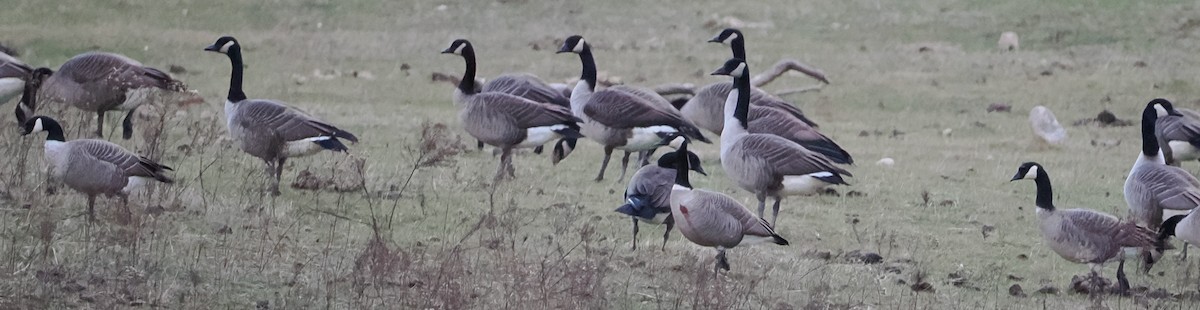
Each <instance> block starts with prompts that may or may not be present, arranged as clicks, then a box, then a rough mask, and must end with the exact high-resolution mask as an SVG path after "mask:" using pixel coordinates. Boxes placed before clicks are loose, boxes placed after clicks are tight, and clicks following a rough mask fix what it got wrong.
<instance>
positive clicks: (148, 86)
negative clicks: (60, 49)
mask: <svg viewBox="0 0 1200 310" xmlns="http://www.w3.org/2000/svg"><path fill="white" fill-rule="evenodd" d="M152 89H162V90H167V91H174V92H182V91H186V90H187V86H186V85H184V84H183V82H181V81H179V80H176V79H175V78H173V77H171V75H170V74H167V73H166V72H163V71H161V70H158V69H155V68H152V67H149V66H146V65H143V64H142V63H141V62H138V61H136V60H133V59H131V58H129V57H125V56H124V55H119V54H114V53H106V52H86V53H83V54H79V55H76V56H75V57H71V59H69V60H67V62H65V63H63V65H62V66H60V67H59V68H58V70H57V71H55V72H54V74H53V75H51V76H50V77H49V78H47V79H46V81H45V82H44V83H42V85H41V86H40V87H39V89H38V100H37V101H38V102H39V103H40V104H43V105H44V104H49V103H61V104H69V105H71V106H74V107H75V108H78V109H80V110H84V111H89V112H95V113H96V136H97V137H103V136H104V133H103V131H104V114H105V112H107V111H113V110H119V111H128V112H127V113H125V118H124V120H123V121H122V122H121V127H122V135H121V137H122V138H124V139H129V138H130V137H132V136H133V123H132V117H133V112H134V110H135V109H137V107H138V106H140V105H142V104H143V103H145V102H146V101H147V100H149V99H150V98H152V97H153V96H150V93H151V91H152Z"/></svg>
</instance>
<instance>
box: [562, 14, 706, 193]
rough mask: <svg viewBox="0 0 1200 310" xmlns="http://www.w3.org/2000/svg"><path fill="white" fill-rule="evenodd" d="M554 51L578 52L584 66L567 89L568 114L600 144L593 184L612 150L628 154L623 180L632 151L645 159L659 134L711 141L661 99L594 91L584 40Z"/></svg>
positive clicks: (588, 48)
mask: <svg viewBox="0 0 1200 310" xmlns="http://www.w3.org/2000/svg"><path fill="white" fill-rule="evenodd" d="M558 53H574V54H577V55H579V59H580V62H581V64H582V73H581V75H580V79H579V82H578V83H577V84H576V86H575V89H574V90H573V91H571V100H570V101H571V112H572V113H574V114H575V116H578V117H579V118H580V119H582V120H583V121H584V125H583V130H584V132H583V133H584V135H585V136H587V137H588V138H591V139H592V140H594V141H596V142H598V143H600V144H601V145H604V152H605V156H604V160H603V161H602V162H601V165H600V173H599V174H598V175H597V177H596V181H600V180H603V179H604V170H605V168H606V167H607V166H608V161H609V160H610V159H611V157H612V150H613V149H623V150H625V152H626V155H625V158H624V159H623V160H622V162H623V164H622V169H621V170H622V173H621V174H622V176H621V178H624V172H625V170H626V168H627V165H628V156H629V154H630V152H639V153H640V155H641V156H642V157H643V158H646V156H647V153H643V151H650V150H654V149H655V148H657V147H658V142H659V138H658V137H659V135H660V134H663V133H671V132H680V133H683V134H684V135H685V136H688V137H689V138H691V139H695V140H697V141H701V142H705V143H711V141H709V140H708V138H706V137H704V135H703V134H702V133H700V129H699V128H697V127H696V126H695V125H694V124H692V123H691V122H690V121H688V120H687V119H685V118H684V117H683V115H682V114H680V112H679V110H676V109H675V108H674V107H672V106H671V104H670V102H668V101H666V100H665V99H662V98H661V96H659V97H660V98H647V96H649V95H651V94H650V92H646V91H641V90H637V89H634V88H628V87H610V88H607V89H601V90H597V88H596V61H595V59H594V58H593V57H592V49H591V46H590V45H589V44H588V43H587V41H585V40H584V39H583V37H582V36H578V35H573V36H570V37H568V38H567V39H566V40H564V41H563V45H562V47H561V48H559V50H558ZM654 96H657V95H656V94H654Z"/></svg>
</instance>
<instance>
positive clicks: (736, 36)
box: [721, 32, 738, 44]
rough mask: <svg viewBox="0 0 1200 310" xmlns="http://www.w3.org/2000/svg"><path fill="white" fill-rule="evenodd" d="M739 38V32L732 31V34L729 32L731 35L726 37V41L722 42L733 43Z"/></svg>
mask: <svg viewBox="0 0 1200 310" xmlns="http://www.w3.org/2000/svg"><path fill="white" fill-rule="evenodd" d="M737 38H738V34H737V33H736V32H735V33H730V34H729V37H728V38H725V41H721V43H724V44H732V43H733V40H734V39H737Z"/></svg>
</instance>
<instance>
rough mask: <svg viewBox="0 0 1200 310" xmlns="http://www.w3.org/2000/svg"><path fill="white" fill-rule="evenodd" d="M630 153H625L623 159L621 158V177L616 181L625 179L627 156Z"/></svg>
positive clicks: (627, 163) (627, 165)
mask: <svg viewBox="0 0 1200 310" xmlns="http://www.w3.org/2000/svg"><path fill="white" fill-rule="evenodd" d="M630 153H632V152H630V151H625V157H621V177H619V178H617V179H618V180H624V179H625V170H629V154H630Z"/></svg>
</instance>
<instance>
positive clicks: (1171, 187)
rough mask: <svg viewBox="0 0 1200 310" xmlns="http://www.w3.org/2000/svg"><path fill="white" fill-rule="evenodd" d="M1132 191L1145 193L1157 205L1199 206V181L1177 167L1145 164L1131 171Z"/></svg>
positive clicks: (1188, 207) (1177, 208)
mask: <svg viewBox="0 0 1200 310" xmlns="http://www.w3.org/2000/svg"><path fill="white" fill-rule="evenodd" d="M1132 173H1133V174H1134V175H1133V178H1132V179H1133V180H1134V181H1135V182H1134V183H1132V184H1130V185H1131V186H1134V188H1132V191H1131V192H1132V193H1146V194H1148V195H1150V196H1151V197H1150V199H1151V200H1152V201H1154V202H1156V203H1158V205H1159V206H1161V207H1163V208H1166V209H1173V210H1189V209H1192V208H1195V207H1196V206H1200V181H1197V180H1196V177H1193V176H1192V175H1191V174H1190V173H1188V172H1187V171H1185V170H1183V169H1180V168H1179V167H1173V166H1167V165H1162V164H1153V165H1146V166H1143V167H1141V168H1138V169H1135V170H1134V171H1133V172H1132Z"/></svg>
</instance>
